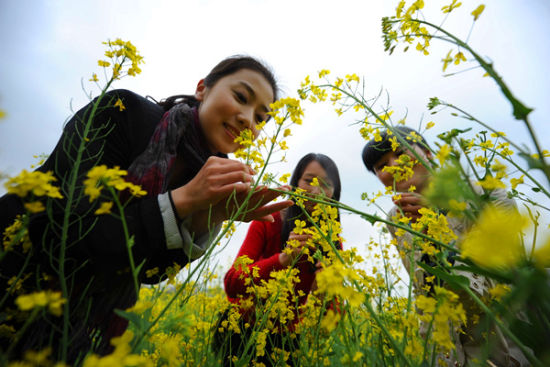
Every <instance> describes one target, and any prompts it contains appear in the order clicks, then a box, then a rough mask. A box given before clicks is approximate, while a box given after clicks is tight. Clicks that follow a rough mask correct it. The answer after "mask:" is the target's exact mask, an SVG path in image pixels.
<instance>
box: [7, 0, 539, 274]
mask: <svg viewBox="0 0 550 367" xmlns="http://www.w3.org/2000/svg"><path fill="white" fill-rule="evenodd" d="M410 2H411V1H408V3H410ZM450 2H451V1H439V0H438V1H425V3H426V8H427V9H426V12H425V13H426V15H427V16H429V18H428V19H429V20H433V21H434V22H435V23H439V22H440V21H441V20H442V16H441V15H440V12H439V9H440V8H441V6H443V5H447V3H450ZM397 3H398V1H389V0H384V1H381V0H379V1H369V0H363V1H359V0H357V1H356V0H340V1H337V2H335V1H324V0H320V1H308V0H303V1H290V0H278V1H269V0H234V1H222V0H210V1H202V0H201V1H197V0H187V1H166V0H165V1H162V0H159V1H154V2H153V1H145V0H131V1H130V0H123V1H108V0H99V1H78V2H77V1H68V0H59V1H44V0H37V1H30V0H2V1H0V45H1V49H2V56H0V109H2V110H4V111H6V113H7V117H6V118H5V119H3V120H0V172H1V173H3V174H4V175H11V176H13V175H16V174H17V173H18V172H19V171H21V170H22V169H29V168H30V166H31V165H32V164H34V163H36V162H37V159H36V158H34V157H33V156H35V155H40V154H49V153H50V152H51V150H52V149H53V147H54V145H55V144H56V142H57V140H58V139H59V136H60V134H61V131H62V127H63V123H64V122H65V121H66V120H67V119H68V118H70V116H71V115H72V113H73V112H74V111H76V110H78V109H79V108H80V107H82V106H83V105H85V104H86V103H87V101H88V97H87V93H90V92H91V93H92V94H93V95H97V93H98V90H97V89H96V88H94V86H93V85H91V83H89V82H88V79H89V78H90V76H91V74H92V73H94V72H98V71H99V67H98V66H97V60H98V59H100V58H101V57H102V55H103V52H104V50H105V49H104V46H103V45H102V44H101V42H102V41H105V40H107V39H115V38H117V37H120V38H122V39H124V40H130V41H131V42H132V43H133V44H134V45H135V46H136V47H137V48H138V50H139V51H140V53H141V55H143V56H144V58H145V64H144V65H143V67H142V70H143V71H142V74H140V75H139V76H138V77H137V78H132V79H129V78H126V79H123V80H121V81H119V82H117V83H116V84H115V88H127V89H131V90H133V91H134V92H136V93H138V94H141V95H144V96H145V95H150V96H152V97H154V98H155V99H157V100H159V99H162V98H163V97H167V96H170V95H173V94H181V93H193V92H194V90H195V87H196V84H197V82H198V81H199V80H200V79H201V78H202V77H204V76H205V75H206V74H207V73H208V72H209V70H210V69H211V68H212V67H213V66H214V65H215V64H216V63H217V62H219V61H220V60H222V59H223V58H224V57H227V56H230V55H234V54H248V55H252V56H255V57H258V58H260V59H261V60H264V61H265V62H266V63H267V64H269V65H270V66H271V67H272V68H273V70H274V72H275V75H276V76H277V79H278V81H279V83H280V85H281V87H282V92H283V93H282V94H283V95H288V96H293V97H295V96H296V89H297V88H298V87H299V84H300V82H301V81H302V80H303V79H304V78H305V77H306V75H311V76H314V75H316V74H317V72H318V71H319V70H321V69H329V70H331V75H334V76H343V75H345V74H351V73H356V74H357V75H359V76H361V77H363V78H364V80H365V94H366V95H367V96H375V95H378V94H379V93H382V94H381V100H382V101H384V102H385V103H388V104H389V105H390V106H391V107H392V108H393V110H394V111H395V112H394V115H393V116H395V117H397V119H399V118H402V117H405V116H406V121H407V125H409V126H411V127H414V128H418V126H419V124H420V123H421V122H422V124H423V125H425V124H426V123H427V122H428V121H432V120H433V121H434V122H435V123H436V126H435V127H434V128H433V129H431V130H429V131H428V132H427V133H426V134H425V137H426V138H427V139H428V141H435V140H436V136H437V134H439V133H441V132H443V131H446V130H448V129H450V128H453V127H458V128H461V127H466V126H470V125H468V124H467V122H466V121H464V120H461V119H458V118H456V117H453V116H451V115H450V114H449V113H439V114H437V115H434V116H431V115H430V114H429V112H428V111H427V109H426V104H427V102H428V100H429V98H430V97H434V96H438V97H439V98H440V99H443V100H445V101H447V102H450V103H453V104H455V105H457V106H460V107H461V108H464V109H465V110H467V111H469V112H470V113H472V114H473V115H474V116H476V117H477V118H479V119H480V120H482V121H485V122H487V123H489V124H490V125H492V126H498V128H499V129H500V130H502V131H504V132H505V133H507V134H508V135H509V136H512V137H513V138H514V140H515V141H516V142H519V143H522V144H525V145H526V146H528V147H531V148H532V144H531V143H530V141H529V139H528V136H527V133H526V129H525V127H524V126H523V125H522V124H521V123H520V122H519V121H516V120H514V119H513V117H512V115H511V107H510V105H509V104H508V103H507V102H506V100H505V99H504V97H503V96H502V94H501V93H500V91H499V89H498V87H497V86H496V84H495V83H494V82H493V81H492V80H490V79H489V78H483V77H482V74H483V73H482V72H481V71H480V69H473V70H470V71H467V72H462V73H459V74H457V75H454V76H444V75H443V73H442V70H441V66H442V64H441V59H442V58H443V57H444V56H445V55H446V54H447V52H448V50H449V49H450V46H449V45H446V44H442V43H438V42H437V41H433V42H432V49H431V54H430V55H429V56H423V55H421V54H420V53H418V52H417V51H415V50H414V47H411V50H409V51H408V52H406V53H404V52H402V51H401V49H398V50H397V51H396V52H394V54H393V55H389V54H387V53H385V52H384V49H383V44H382V38H381V18H382V17H383V16H390V15H392V14H393V13H394V9H395V6H396V5H397ZM462 3H463V5H462V7H461V8H458V9H457V11H456V14H451V16H450V17H449V18H448V19H447V22H446V26H447V27H448V29H449V30H451V31H454V32H456V34H457V35H459V36H460V37H461V38H465V37H467V35H468V32H469V30H470V27H471V24H472V17H471V15H470V12H471V11H472V10H473V9H474V8H476V7H477V6H478V5H479V4H480V2H479V1H471V0H463V1H462ZM485 4H486V9H485V11H484V13H483V14H482V16H481V17H480V19H479V20H478V21H477V22H476V24H475V27H474V29H473V31H472V33H471V35H470V38H469V41H470V44H471V45H472V46H473V47H474V48H475V49H477V50H478V51H479V53H480V54H481V55H482V56H485V57H488V58H489V59H490V60H492V61H493V63H494V65H495V68H496V70H497V72H499V73H500V75H501V76H502V77H503V79H504V81H505V82H506V83H507V84H508V85H509V87H510V89H511V90H512V92H513V93H514V94H515V95H516V96H517V97H518V98H519V99H520V100H521V101H522V102H524V103H525V104H526V105H527V106H529V107H533V108H534V109H535V110H534V111H533V113H532V114H531V116H530V117H531V122H532V125H533V127H534V130H535V132H536V134H537V135H538V138H539V141H540V142H541V143H542V145H543V147H545V148H549V145H550V144H548V141H549V136H550V128H549V125H548V123H547V117H548V116H550V103H548V101H549V96H550V73H548V70H547V69H548V66H547V65H548V60H549V59H550V43H549V42H548V41H547V35H548V34H549V31H550V26H549V25H548V23H547V20H548V19H550V3H549V2H547V1H546V0H526V1H522V2H517V1H512V0H498V1H495V0H493V1H487V2H486V3H485ZM430 9H435V10H430ZM432 15H433V17H432ZM470 65H471V66H474V64H473V63H467V64H466V65H465V67H463V68H460V69H459V68H456V69H452V68H449V70H448V71H458V70H463V69H465V68H469V67H470ZM451 69H452V70H451ZM304 108H305V110H306V115H305V119H304V124H303V125H302V126H300V127H296V128H295V129H293V136H291V137H290V138H289V140H288V145H289V147H290V150H289V152H288V154H287V160H288V163H281V164H275V165H272V166H271V167H270V170H271V171H272V172H274V173H286V172H291V171H292V169H293V167H294V165H295V164H296V163H297V162H298V160H299V159H300V158H301V157H302V156H303V155H305V154H306V153H308V152H319V153H324V154H327V155H328V156H330V157H331V158H333V159H334V160H335V162H336V163H337V165H338V167H339V169H340V174H341V178H342V182H343V191H342V198H341V199H342V202H344V203H346V204H348V205H351V206H352V207H354V208H357V209H360V210H363V211H365V212H368V213H374V212H376V211H378V209H377V208H375V207H373V206H367V204H366V203H365V202H363V201H361V200H360V196H361V193H363V192H370V193H372V192H376V191H378V190H380V189H381V185H380V184H379V183H378V181H377V179H376V178H375V177H374V176H373V175H371V174H369V173H368V172H367V171H366V169H365V168H364V167H363V165H362V162H361V158H360V153H361V150H362V148H363V145H364V144H365V141H363V140H362V138H361V137H360V136H359V134H358V126H357V125H354V124H353V123H354V122H355V121H356V119H357V117H358V116H357V115H353V114H346V115H344V116H341V117H338V116H337V115H336V114H335V113H334V111H333V107H331V106H330V105H329V104H324V105H311V104H307V103H306V104H305V105H304ZM393 116H392V117H393ZM478 130H479V129H478ZM2 192H4V190H3V188H0V193H2ZM381 205H382V207H383V208H386V209H387V208H388V207H389V205H390V202H389V200H386V201H384V200H382V201H381ZM378 212H379V213H380V211H378ZM246 228H247V225H246V224H243V225H241V226H240V227H239V229H238V231H237V233H236V234H235V236H234V238H233V239H232V240H231V241H230V242H229V244H228V245H227V246H226V247H225V249H224V250H222V251H219V252H218V254H217V255H215V256H214V257H213V261H214V263H216V262H217V263H218V264H219V265H220V266H221V267H222V268H227V267H228V266H229V264H230V263H231V262H232V261H233V259H234V256H235V255H236V252H237V251H238V248H239V246H240V244H241V243H242V239H243V238H244V235H245V233H246ZM343 228H344V237H345V238H346V242H345V244H344V246H345V247H351V246H356V247H357V248H358V250H359V253H364V254H368V253H367V252H366V246H365V245H366V244H367V243H368V242H369V238H370V237H371V236H373V237H374V238H376V237H377V236H378V234H377V233H378V232H377V230H376V229H374V228H372V226H371V225H370V224H368V223H367V222H365V221H363V220H362V219H360V218H359V217H357V216H351V215H346V214H343ZM371 260H372V258H369V259H367V263H368V264H372V261H371ZM367 266H369V265H367Z"/></svg>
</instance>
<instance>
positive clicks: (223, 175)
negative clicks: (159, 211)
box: [172, 157, 254, 218]
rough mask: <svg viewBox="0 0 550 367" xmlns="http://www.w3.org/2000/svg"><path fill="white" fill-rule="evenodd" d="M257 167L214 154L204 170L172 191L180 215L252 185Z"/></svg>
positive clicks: (211, 204)
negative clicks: (254, 168)
mask: <svg viewBox="0 0 550 367" xmlns="http://www.w3.org/2000/svg"><path fill="white" fill-rule="evenodd" d="M252 175H254V171H253V170H252V168H250V167H249V166H248V165H246V164H243V163H241V162H238V161H235V160H232V159H227V158H220V157H210V158H208V160H207V161H206V163H205V164H204V166H202V168H201V170H200V171H199V173H197V175H196V176H195V177H193V179H192V180H191V181H189V182H188V183H187V184H186V185H184V186H182V187H179V188H177V189H175V190H173V191H172V199H173V200H174V205H175V206H176V210H177V212H178V213H177V214H178V217H180V218H185V217H187V216H188V215H189V214H191V213H194V212H196V211H200V210H204V209H209V208H210V207H211V206H213V205H216V204H218V203H219V202H220V201H221V200H222V199H223V198H226V197H228V196H229V195H230V194H231V193H233V192H236V193H242V192H246V191H248V190H249V189H250V186H251V184H252V182H253V179H252Z"/></svg>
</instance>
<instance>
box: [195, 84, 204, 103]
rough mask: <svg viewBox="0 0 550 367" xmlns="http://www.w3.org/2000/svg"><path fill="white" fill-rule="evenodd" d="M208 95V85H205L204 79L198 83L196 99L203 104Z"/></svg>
mask: <svg viewBox="0 0 550 367" xmlns="http://www.w3.org/2000/svg"><path fill="white" fill-rule="evenodd" d="M205 93H206V85H204V79H201V80H199V82H198V83H197V89H196V90H195V98H196V99H197V101H199V102H201V101H202V100H203V99H204V94H205Z"/></svg>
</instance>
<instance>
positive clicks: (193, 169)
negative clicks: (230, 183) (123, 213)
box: [127, 103, 227, 197]
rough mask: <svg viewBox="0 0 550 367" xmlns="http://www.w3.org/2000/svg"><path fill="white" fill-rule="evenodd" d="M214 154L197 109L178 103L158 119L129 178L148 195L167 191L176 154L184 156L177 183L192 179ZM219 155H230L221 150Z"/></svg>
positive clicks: (132, 166)
mask: <svg viewBox="0 0 550 367" xmlns="http://www.w3.org/2000/svg"><path fill="white" fill-rule="evenodd" d="M211 155H214V154H213V153H212V152H211V151H210V149H208V144H207V142H206V138H205V137H204V134H203V132H202V129H201V126H200V123H199V118H198V110H197V108H196V107H191V106H189V105H187V104H186V103H178V104H176V105H175V106H174V107H172V108H171V109H170V110H168V111H166V112H165V113H164V115H163V117H162V119H161V120H160V122H159V123H158V125H157V127H156V128H155V131H154V132H153V135H152V136H151V140H150V141H149V144H148V146H147V148H146V149H145V150H144V151H143V152H142V153H141V154H140V155H139V156H138V157H137V158H136V159H135V160H134V161H133V162H132V163H131V164H130V167H128V177H127V179H128V180H129V181H131V182H132V183H134V184H138V185H141V187H142V188H143V189H144V190H146V191H147V196H149V197H150V196H155V195H158V194H162V193H164V192H166V191H168V189H169V187H168V183H169V182H170V170H171V168H172V166H173V163H174V162H175V160H176V157H183V158H184V162H185V164H184V170H183V175H182V177H181V178H178V184H179V185H184V184H186V183H187V182H189V181H190V180H191V179H192V178H193V177H195V175H196V174H197V173H198V172H199V170H200V169H201V168H202V166H203V165H204V163H205V162H206V160H207V159H208V157H210V156H211ZM217 156H219V157H224V158H225V157H227V155H225V154H221V153H218V154H217Z"/></svg>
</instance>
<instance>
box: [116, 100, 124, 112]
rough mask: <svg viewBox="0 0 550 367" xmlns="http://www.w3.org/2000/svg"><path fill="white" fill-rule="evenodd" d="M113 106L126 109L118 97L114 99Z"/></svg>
mask: <svg viewBox="0 0 550 367" xmlns="http://www.w3.org/2000/svg"><path fill="white" fill-rule="evenodd" d="M115 107H118V108H119V111H124V110H125V109H126V106H124V103H122V100H121V99H120V98H119V99H117V100H116V103H115Z"/></svg>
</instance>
